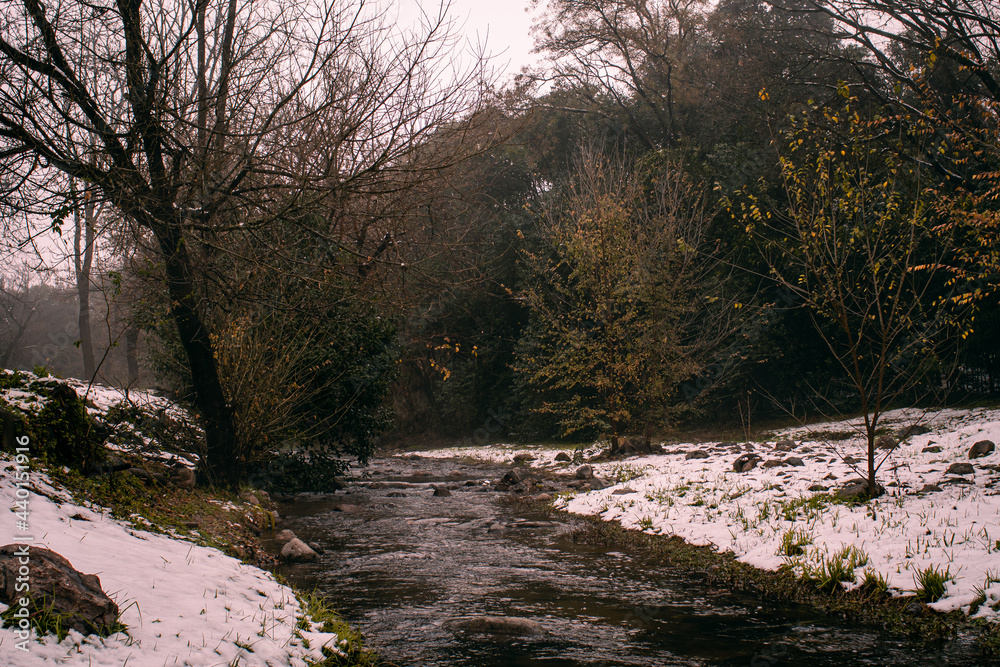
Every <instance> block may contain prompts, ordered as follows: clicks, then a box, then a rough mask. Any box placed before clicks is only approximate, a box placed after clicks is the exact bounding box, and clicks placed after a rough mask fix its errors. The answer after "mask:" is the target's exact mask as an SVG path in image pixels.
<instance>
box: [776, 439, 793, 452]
mask: <svg viewBox="0 0 1000 667" xmlns="http://www.w3.org/2000/svg"><path fill="white" fill-rule="evenodd" d="M774 448H775V449H776V450H778V451H779V452H790V451H792V450H793V449H795V441H794V440H779V441H778V442H776V443H774Z"/></svg>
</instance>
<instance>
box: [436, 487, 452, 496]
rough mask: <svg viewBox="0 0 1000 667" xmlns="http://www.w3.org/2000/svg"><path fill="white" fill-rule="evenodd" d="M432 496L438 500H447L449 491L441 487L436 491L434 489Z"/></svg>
mask: <svg viewBox="0 0 1000 667" xmlns="http://www.w3.org/2000/svg"><path fill="white" fill-rule="evenodd" d="M434 495H435V496H437V497H438V498H447V497H449V496H450V495H451V491H449V490H448V489H446V488H444V487H443V486H442V487H440V488H438V489H434Z"/></svg>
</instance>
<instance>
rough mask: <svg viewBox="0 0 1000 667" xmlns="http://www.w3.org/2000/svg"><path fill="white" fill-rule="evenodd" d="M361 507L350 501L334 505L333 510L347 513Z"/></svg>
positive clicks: (351, 512)
mask: <svg viewBox="0 0 1000 667" xmlns="http://www.w3.org/2000/svg"><path fill="white" fill-rule="evenodd" d="M360 509H361V506H360V505H352V504H350V503H342V504H340V505H337V506H336V507H334V508H333V509H332V510H331V511H332V512H345V513H347V514H353V513H354V512H357V511H359V510H360Z"/></svg>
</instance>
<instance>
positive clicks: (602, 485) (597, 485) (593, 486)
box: [590, 477, 611, 491]
mask: <svg viewBox="0 0 1000 667" xmlns="http://www.w3.org/2000/svg"><path fill="white" fill-rule="evenodd" d="M609 486H611V484H609V483H608V482H606V481H604V480H603V479H601V478H600V477H594V478H593V479H591V480H590V490H591V491H600V490H601V489H606V488H608V487H609Z"/></svg>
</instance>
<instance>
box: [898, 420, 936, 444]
mask: <svg viewBox="0 0 1000 667" xmlns="http://www.w3.org/2000/svg"><path fill="white" fill-rule="evenodd" d="M930 432H931V430H930V429H929V428H927V427H926V426H924V425H923V424H912V425H911V426H909V427H908V428H904V429H902V430H901V431H900V432H899V439H900V440H906V439H907V438H910V437H913V436H915V435H926V434H928V433H930Z"/></svg>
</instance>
